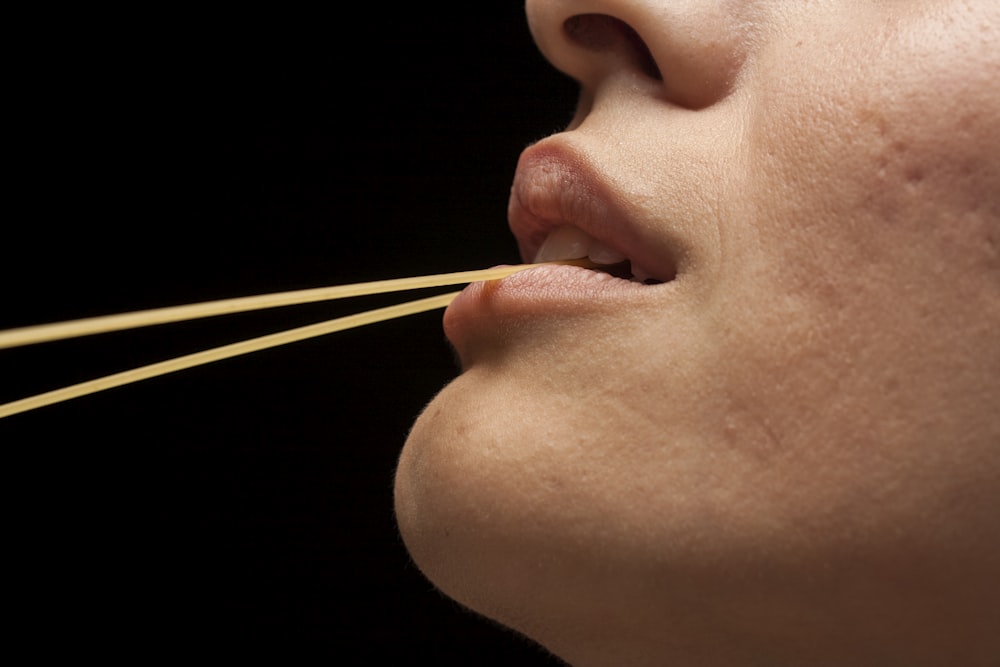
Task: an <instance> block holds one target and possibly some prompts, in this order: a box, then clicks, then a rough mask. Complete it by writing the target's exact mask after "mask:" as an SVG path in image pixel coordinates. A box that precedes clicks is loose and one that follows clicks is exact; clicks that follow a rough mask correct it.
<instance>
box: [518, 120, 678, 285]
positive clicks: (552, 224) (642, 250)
mask: <svg viewBox="0 0 1000 667" xmlns="http://www.w3.org/2000/svg"><path fill="white" fill-rule="evenodd" d="M567 143H568V142H565V141H561V140H559V139H558V135H556V137H550V138H549V139H546V140H543V141H541V142H539V143H536V144H534V145H533V146H531V147H529V148H528V149H526V150H525V151H524V152H523V153H522V154H521V158H520V160H519V161H518V165H517V171H516V173H515V175H514V183H513V186H512V187H511V194H510V202H509V205H508V210H507V215H508V220H509V223H510V228H511V231H512V232H513V233H514V236H515V237H516V238H517V242H518V246H519V249H520V251H521V256H522V257H523V258H524V260H525V261H527V262H531V261H533V260H534V258H535V255H536V254H537V252H538V249H539V247H541V245H542V243H543V242H544V241H545V239H546V238H547V237H548V235H549V234H550V233H551V232H552V230H554V229H556V228H558V227H564V226H572V227H577V228H579V229H581V230H582V231H584V232H586V233H587V234H588V235H590V236H592V237H593V238H594V239H596V240H597V241H599V242H600V243H602V244H604V245H606V246H608V247H609V248H612V249H614V250H617V251H618V252H620V253H621V254H623V255H625V256H626V257H628V258H629V259H630V260H632V262H633V263H638V264H639V265H641V266H643V267H646V268H648V269H649V270H651V271H654V272H655V273H657V274H663V276H662V277H663V278H664V279H669V278H670V277H672V273H673V271H674V269H675V267H674V266H673V258H667V259H666V260H665V259H664V258H663V257H659V258H657V257H652V256H649V255H648V254H647V253H648V252H649V244H647V243H644V242H643V239H642V238H641V237H640V230H639V228H638V225H637V224H636V220H635V219H634V218H633V217H632V216H630V215H628V214H627V212H626V211H625V210H624V208H623V206H622V205H621V204H620V203H619V202H621V201H622V200H623V198H622V197H621V196H620V195H619V194H618V193H616V192H615V190H614V189H613V188H612V187H611V186H610V185H609V183H608V182H607V181H606V180H605V179H603V178H601V176H600V175H599V174H598V173H597V170H596V169H595V168H594V166H593V165H592V164H591V163H590V162H589V161H588V160H587V159H586V158H585V157H583V156H582V155H580V154H579V153H578V152H577V151H574V150H573V149H572V148H571V147H570V146H568V145H567ZM654 275H655V274H654Z"/></svg>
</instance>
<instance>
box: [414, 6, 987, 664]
mask: <svg viewBox="0 0 1000 667" xmlns="http://www.w3.org/2000/svg"><path fill="white" fill-rule="evenodd" d="M527 15H528V20H529V24H530V26H531V29H532V33H533V35H534V36H535V39H536V42H537V43H538V45H539V48H540V49H541V50H542V52H543V53H544V54H545V56H546V57H547V58H548V59H549V60H550V61H551V62H552V63H553V65H555V66H556V67H557V68H559V69H561V70H562V71H564V72H565V73H567V74H568V75H569V76H571V77H573V78H574V79H576V80H577V81H579V82H580V86H581V99H580V105H579V108H578V111H577V114H576V116H575V118H574V120H573V122H572V124H571V125H570V127H569V128H568V129H567V130H566V131H565V132H560V133H557V134H555V135H553V136H551V137H548V138H546V139H543V140H542V141H540V142H538V143H536V144H534V145H533V146H530V147H529V148H527V149H526V150H525V152H524V153H523V154H522V157H521V160H520V163H519V165H518V169H517V173H516V175H515V177H514V185H513V189H512V194H511V205H510V221H511V226H512V229H513V231H514V233H515V234H516V235H517V238H518V241H519V243H520V245H521V249H522V252H523V254H524V255H525V259H526V260H531V259H533V258H534V257H535V255H536V253H537V252H538V250H539V248H540V247H541V246H542V245H543V244H544V243H545V240H546V238H548V237H549V235H550V234H551V233H552V232H553V230H556V229H562V228H565V227H573V228H577V229H579V230H580V231H582V232H583V233H585V235H586V236H588V237H593V238H594V239H597V240H598V241H599V242H600V243H601V244H602V245H603V246H607V247H610V248H612V249H614V250H615V251H618V252H620V253H621V254H622V255H624V256H627V257H628V258H629V259H630V260H631V261H632V265H633V266H640V265H641V267H642V269H643V270H644V271H645V272H646V273H649V274H651V275H653V276H654V277H656V278H658V279H660V281H662V282H660V284H652V285H640V284H638V283H635V282H626V281H623V280H618V279H613V278H608V277H606V276H603V275H599V274H596V273H592V272H590V273H587V272H586V271H585V270H583V269H568V268H566V269H560V270H548V271H546V270H536V272H535V277H534V278H532V277H530V274H531V273H532V272H526V273H525V274H519V277H518V278H516V279H505V281H501V282H499V283H497V284H495V285H493V284H491V285H476V286H473V287H471V288H469V289H468V290H467V291H466V294H464V295H463V297H461V298H460V299H459V300H458V301H457V302H456V304H455V305H454V306H453V307H452V308H450V309H449V310H448V312H447V313H446V315H445V329H446V333H447V334H448V336H449V339H450V340H451V341H452V343H453V344H454V346H455V348H456V350H457V352H458V355H459V357H460V359H461V364H462V373H461V374H460V375H459V377H457V378H456V379H455V380H454V381H453V382H452V383H451V384H449V385H448V386H447V387H446V388H445V389H443V390H442V391H441V393H440V394H439V395H438V396H437V397H436V398H435V399H434V400H433V401H432V402H431V403H430V405H429V406H428V407H427V409H426V410H425V411H424V413H423V414H422V415H421V417H420V419H419V420H418V422H417V423H416V425H415V426H414V428H413V431H412V433H411V435H410V438H409V439H408V441H407V443H406V446H405V448H404V450H403V453H402V456H401V458H400V463H399V469H398V473H397V478H396V509H397V514H398V519H399V526H400V530H401V532H402V535H403V538H404V540H405V541H406V545H407V547H408V549H409V550H410V552H411V554H412V555H413V558H414V560H415V562H416V563H417V565H418V566H419V567H420V568H421V570H422V571H423V572H424V573H425V574H426V576H427V577H428V578H429V579H430V580H431V581H432V582H434V584H435V585H437V586H438V587H439V588H440V589H441V590H442V591H443V592H444V593H446V594H447V595H449V596H451V597H453V598H454V599H456V600H457V601H459V602H460V603H462V604H464V605H466V606H468V607H469V608H471V609H473V610H475V611H476V612H479V613H481V614H484V615H486V616H489V617H491V618H494V619H496V620H497V621H499V622H500V623H502V624H504V625H507V626H509V627H511V628H513V629H515V630H517V631H519V632H521V633H523V634H525V635H527V636H528V637H531V638H532V639H534V640H536V641H537V642H539V643H540V644H541V645H543V646H545V647H546V648H547V649H549V650H550V651H552V652H553V653H554V654H555V655H557V656H559V657H561V658H563V659H565V660H566V661H568V662H570V663H572V664H574V665H647V664H648V665H664V664H679V665H688V664H691V665H733V664H767V665H786V664H795V665H801V664H809V665H839V664H851V665H894V664H899V665H921V664H927V665H937V664H965V665H975V664H984V665H985V664H990V661H991V660H993V659H994V658H995V656H996V655H1000V639H998V635H997V633H996V632H995V628H996V627H1000V594H998V593H997V591H996V587H995V586H994V585H992V584H990V583H988V582H993V581H996V580H998V579H1000V521H998V519H997V513H996V509H995V508H996V507H997V506H1000V410H998V409H997V406H998V405H1000V345H997V340H998V332H1000V250H998V239H1000V187H998V184H1000V89H998V87H997V85H996V82H997V81H998V80H1000V49H997V48H996V44H997V43H1000V5H997V4H996V3H993V2H990V1H988V0H979V1H977V0H969V1H967V2H961V1H958V0H918V1H914V2H889V1H886V2H869V1H862V0H829V1H820V0H816V1H811V2H783V1H780V0H745V1H737V0H710V1H703V0H702V1H695V0H582V1H581V0H528V2H527ZM547 251H550V252H555V253H557V254H558V253H559V252H560V250H559V249H558V248H556V249H553V248H552V247H551V245H550V246H549V247H548V248H547ZM584 274H586V275H584Z"/></svg>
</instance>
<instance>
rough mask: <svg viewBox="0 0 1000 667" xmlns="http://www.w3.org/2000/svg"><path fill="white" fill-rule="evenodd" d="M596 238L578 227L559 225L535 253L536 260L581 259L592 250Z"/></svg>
mask: <svg viewBox="0 0 1000 667" xmlns="http://www.w3.org/2000/svg"><path fill="white" fill-rule="evenodd" d="M593 241H594V239H593V238H592V237H591V236H590V235H589V234H587V233H586V232H584V231H583V230H580V229H577V228H576V227H559V228H558V229H554V230H552V233H550V234H549V237H548V238H547V239H545V243H543V244H542V247H541V248H539V249H538V252H537V253H536V254H535V262H554V261H558V260H560V259H580V258H581V257H586V256H587V253H588V252H590V245H591V243H592V242H593Z"/></svg>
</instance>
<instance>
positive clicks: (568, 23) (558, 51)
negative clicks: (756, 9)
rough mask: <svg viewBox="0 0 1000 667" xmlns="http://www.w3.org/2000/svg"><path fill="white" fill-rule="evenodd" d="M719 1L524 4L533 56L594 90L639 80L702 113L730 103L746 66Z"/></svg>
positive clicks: (735, 26) (742, 45) (738, 31)
mask: <svg viewBox="0 0 1000 667" xmlns="http://www.w3.org/2000/svg"><path fill="white" fill-rule="evenodd" d="M732 5H733V3H731V2H725V1H724V0H670V1H669V2H668V1H666V0H583V1H582V2H581V1H580V0H527V5H526V8H527V14H528V22H529V25H530V27H531V32H532V35H533V36H534V38H535V42H536V43H537V44H538V47H539V49H540V50H541V51H542V53H543V54H544V55H545V56H546V58H548V59H549V61H550V62H551V63H552V64H553V65H554V66H555V67H556V68H558V69H560V70H561V71H563V72H565V73H566V74H568V75H569V76H571V77H572V78H574V79H576V80H577V81H579V82H580V83H581V85H582V86H583V87H584V88H585V89H588V88H589V89H591V90H593V89H595V88H597V87H599V86H600V85H601V84H602V83H603V82H605V81H606V80H607V79H608V78H610V77H614V76H622V75H627V76H633V77H641V78H643V79H644V80H645V81H646V82H650V81H652V82H657V84H658V85H657V86H655V87H653V88H649V87H647V86H643V88H644V89H650V90H656V91H658V93H659V94H661V95H662V96H664V98H665V99H667V100H668V101H670V102H671V103H673V104H676V105H679V106H682V107H685V108H690V109H700V108H705V107H708V106H710V105H712V104H714V103H715V102H718V101H720V100H721V99H723V98H725V97H726V96H728V94H729V93H730V92H731V91H732V89H733V86H734V84H735V82H736V80H737V76H736V75H737V73H738V71H739V69H740V67H741V66H742V64H743V62H744V61H745V59H746V44H747V42H748V40H747V39H746V35H744V34H743V31H742V26H743V22H742V21H741V20H740V17H738V16H736V15H734V13H733V12H732V10H731V6H732Z"/></svg>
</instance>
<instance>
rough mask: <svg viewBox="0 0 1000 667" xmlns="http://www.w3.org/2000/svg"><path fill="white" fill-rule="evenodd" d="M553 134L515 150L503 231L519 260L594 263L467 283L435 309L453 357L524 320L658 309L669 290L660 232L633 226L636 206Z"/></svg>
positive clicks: (504, 337) (553, 321)
mask: <svg viewBox="0 0 1000 667" xmlns="http://www.w3.org/2000/svg"><path fill="white" fill-rule="evenodd" d="M558 137H559V135H556V137H555V138H550V139H546V140H544V141H543V142H540V143H538V144H535V145H534V146H532V147H531V148H529V149H528V150H526V151H525V152H524V153H523V154H522V156H521V160H520V161H519V163H518V169H517V173H516V175H515V177H514V185H513V187H512V189H511V197H510V205H509V208H508V216H509V220H510V226H511V230H512V231H513V232H514V234H515V236H516V237H517V241H518V245H519V247H520V250H521V254H522V256H523V257H524V259H525V260H527V261H538V262H543V261H544V262H549V261H554V260H561V259H577V258H581V257H589V258H590V259H591V261H592V262H594V263H595V264H598V265H600V266H599V267H597V270H595V269H593V268H582V267H579V266H567V265H555V264H542V265H540V266H538V267H537V268H532V269H528V270H525V271H520V272H518V273H515V274H514V275H511V276H508V277H507V278H504V279H502V280H498V281H490V282H479V283H473V284H471V285H469V286H468V287H467V288H466V289H465V290H463V291H462V293H461V294H460V295H459V296H458V297H457V298H456V299H455V300H454V301H453V302H452V303H451V305H450V306H449V307H448V309H447V310H446V311H445V316H444V328H445V334H446V335H447V336H448V338H449V339H450V340H451V341H452V343H453V344H454V345H455V347H456V349H457V350H458V352H459V357H460V358H462V360H463V363H464V362H467V361H468V360H469V358H470V357H474V356H476V355H475V353H473V352H471V351H472V350H480V351H482V350H484V349H487V348H489V347H491V346H498V345H500V344H501V342H503V343H505V344H509V343H510V342H511V340H512V338H511V336H512V334H511V332H512V331H514V330H515V329H518V328H519V327H522V326H524V324H525V323H526V322H529V321H530V322H534V323H536V324H537V325H538V326H550V325H551V326H557V327H561V323H562V322H564V321H568V319H575V318H579V317H617V316H619V315H620V314H621V313H622V309H630V310H631V309H635V308H645V307H653V308H660V307H662V306H663V304H664V303H665V302H666V301H669V300H671V299H674V298H676V297H675V294H676V289H675V288H676V285H677V283H676V281H674V278H675V276H676V273H677V263H676V262H675V257H674V255H673V254H671V253H670V252H664V251H663V250H662V248H663V245H662V243H660V244H657V243H655V242H654V240H655V239H654V238H652V236H653V235H655V234H658V233H660V232H658V231H657V230H656V229H655V228H653V227H651V226H643V224H642V216H641V214H640V213H632V212H630V210H629V207H628V206H627V205H624V204H623V203H622V202H624V201H626V198H625V197H624V196H623V195H621V194H620V193H617V192H616V191H615V190H614V188H613V187H611V186H610V184H609V183H608V182H606V181H603V180H602V179H601V178H600V177H599V176H598V173H597V170H596V169H593V168H592V167H591V166H590V165H589V164H588V162H587V161H586V160H585V159H584V158H583V157H581V156H580V155H579V154H578V153H576V152H575V151H573V150H572V149H571V148H570V147H568V146H567V145H566V142H564V141H563V140H561V139H559V138H558ZM647 235H648V236H647ZM656 248H660V250H659V251H657V250H656ZM665 300H666V301H665ZM515 322H517V323H518V324H516V325H515V324H514V323H515ZM543 323H544V324H543Z"/></svg>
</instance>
